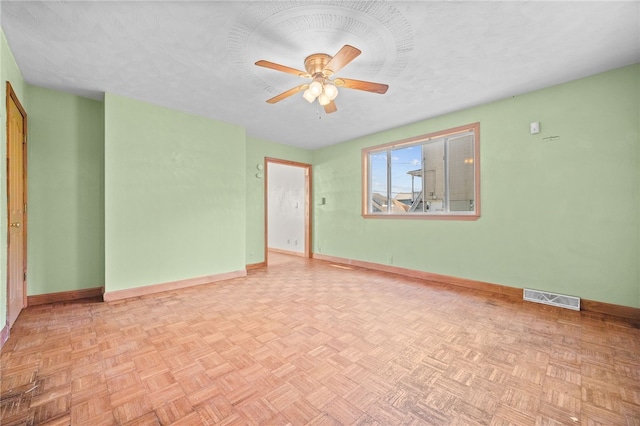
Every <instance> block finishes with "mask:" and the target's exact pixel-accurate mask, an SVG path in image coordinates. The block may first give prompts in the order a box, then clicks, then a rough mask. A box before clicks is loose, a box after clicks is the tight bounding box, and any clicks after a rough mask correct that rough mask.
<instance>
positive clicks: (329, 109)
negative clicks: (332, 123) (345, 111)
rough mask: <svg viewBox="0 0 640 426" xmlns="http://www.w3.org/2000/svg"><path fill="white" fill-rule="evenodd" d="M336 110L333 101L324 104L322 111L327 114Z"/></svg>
mask: <svg viewBox="0 0 640 426" xmlns="http://www.w3.org/2000/svg"><path fill="white" fill-rule="evenodd" d="M337 110H338V107H336V103H335V102H333V101H331V102H329V103H328V104H326V105H325V106H324V112H326V113H327V114H331V113H332V112H336V111H337Z"/></svg>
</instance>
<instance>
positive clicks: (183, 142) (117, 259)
mask: <svg viewBox="0 0 640 426" xmlns="http://www.w3.org/2000/svg"><path fill="white" fill-rule="evenodd" d="M104 110H105V178H104V179H105V291H106V292H110V291H116V290H122V289H128V288H133V287H140V286H145V285H150V284H159V283H164V282H170V281H176V280H182V279H188V278H195V277H202V276H206V275H213V274H220V273H225V272H232V271H240V270H244V268H245V225H246V219H245V218H246V213H245V212H246V206H245V204H246V195H245V193H246V190H245V188H246V178H245V170H246V168H245V161H246V159H245V155H246V148H245V131H244V129H242V128H240V127H237V126H233V125H230V124H226V123H222V122H218V121H214V120H210V119H206V118H202V117H197V116H194V115H189V114H184V113H180V112H176V111H172V110H169V109H166V108H162V107H158V106H154V105H150V104H147V103H144V102H139V101H135V100H132V99H127V98H124V97H120V96H117V95H113V94H110V93H107V94H106V95H105V105H104Z"/></svg>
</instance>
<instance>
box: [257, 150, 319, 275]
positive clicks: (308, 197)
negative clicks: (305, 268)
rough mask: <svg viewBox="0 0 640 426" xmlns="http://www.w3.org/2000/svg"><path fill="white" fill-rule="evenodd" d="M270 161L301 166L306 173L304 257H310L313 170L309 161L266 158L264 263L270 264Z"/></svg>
mask: <svg viewBox="0 0 640 426" xmlns="http://www.w3.org/2000/svg"><path fill="white" fill-rule="evenodd" d="M269 163H273V164H282V165H285V166H293V167H301V168H303V169H304V170H305V173H304V257H306V258H310V257H312V255H313V253H311V219H312V218H311V183H312V177H311V171H312V166H311V164H308V163H299V162H297V161H290V160H281V159H279V158H272V157H265V158H264V264H265V266H269Z"/></svg>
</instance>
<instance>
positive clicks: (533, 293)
mask: <svg viewBox="0 0 640 426" xmlns="http://www.w3.org/2000/svg"><path fill="white" fill-rule="evenodd" d="M522 297H523V299H524V300H527V301H529V302H536V303H544V304H545V305H552V306H559V307H561V308H567V309H572V310H574V311H579V310H580V298H579V297H574V296H566V295H564V294H555V293H549V292H548V291H539V290H531V289H528V288H525V289H524V291H523V295H522Z"/></svg>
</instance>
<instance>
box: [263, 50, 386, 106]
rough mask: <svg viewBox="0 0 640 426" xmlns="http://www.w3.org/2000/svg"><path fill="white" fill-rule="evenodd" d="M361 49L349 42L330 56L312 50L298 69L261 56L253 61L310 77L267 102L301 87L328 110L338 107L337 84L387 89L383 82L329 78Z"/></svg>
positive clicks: (293, 92)
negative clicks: (309, 81) (302, 66)
mask: <svg viewBox="0 0 640 426" xmlns="http://www.w3.org/2000/svg"><path fill="white" fill-rule="evenodd" d="M360 53H362V52H361V51H360V49H356V48H355V47H353V46H350V45H348V44H345V45H344V46H343V47H342V49H340V50H339V51H338V53H336V55H335V56H330V55H327V54H326V53H314V54H312V55H309V56H307V57H306V58H305V60H304V68H305V69H306V71H301V70H298V69H295V68H290V67H287V66H284V65H280V64H276V63H274V62H269V61H264V60H260V61H258V62H256V65H258V66H260V67H265V68H271V69H272V70H276V71H282V72H286V73H289V74H294V75H297V76H298V77H302V78H311V79H313V80H312V81H311V83H305V84H301V85H299V86H296V87H294V88H293V89H289V90H287V91H286V92H282V93H280V94H279V95H277V96H274V97H273V98H271V99H268V100H267V102H268V103H270V104H275V103H276V102H280V101H281V100H283V99H286V98H288V97H289V96H291V95H294V94H296V93H298V92H301V91H303V90H304V93H303V95H302V96H303V97H304V99H306V100H307V101H308V102H309V103H312V102H313V101H315V100H316V99H318V103H319V104H320V105H322V106H323V107H324V110H325V112H326V113H327V114H330V113H332V112H336V111H337V110H338V109H337V107H336V104H335V102H334V99H335V98H336V96H338V87H344V88H347V89H356V90H364V91H365V92H373V93H380V94H384V93H386V92H387V89H388V88H389V86H388V85H386V84H380V83H372V82H369V81H362V80H352V79H350V78H334V79H333V80H332V79H331V77H332V76H333V75H334V74H335V73H337V72H338V71H340V70H341V69H342V68H344V67H345V66H346V65H347V64H349V63H350V62H351V61H353V60H354V59H355V58H356V57H358V55H360Z"/></svg>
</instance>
